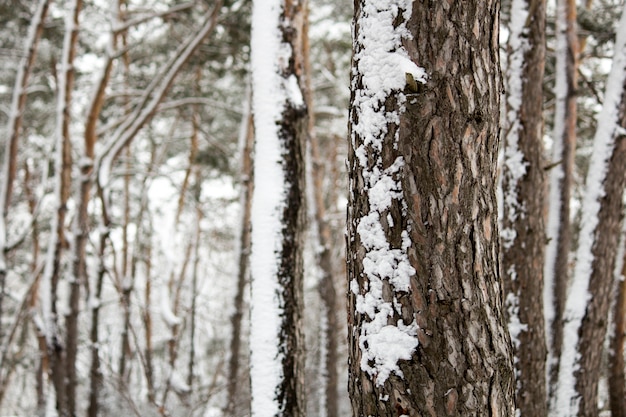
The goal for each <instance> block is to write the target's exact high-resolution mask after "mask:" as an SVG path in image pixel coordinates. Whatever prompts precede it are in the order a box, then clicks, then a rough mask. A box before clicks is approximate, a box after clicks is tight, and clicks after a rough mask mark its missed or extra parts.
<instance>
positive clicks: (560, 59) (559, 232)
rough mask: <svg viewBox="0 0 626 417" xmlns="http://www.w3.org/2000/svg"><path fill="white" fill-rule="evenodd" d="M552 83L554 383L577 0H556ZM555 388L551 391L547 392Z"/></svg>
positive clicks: (565, 267) (547, 292)
mask: <svg viewBox="0 0 626 417" xmlns="http://www.w3.org/2000/svg"><path fill="white" fill-rule="evenodd" d="M556 13H557V15H556V16H557V18H556V20H557V23H556V24H557V33H556V42H557V47H556V70H555V77H556V86H555V90H556V91H555V95H556V98H555V111H554V132H553V136H552V137H553V145H552V161H551V164H550V165H551V169H550V171H549V172H550V178H549V193H548V217H547V220H546V238H547V240H548V244H547V246H546V252H545V266H544V297H543V298H544V314H545V317H546V318H545V321H546V324H545V328H546V338H547V346H548V362H547V370H546V371H547V380H548V383H549V386H551V387H554V384H555V382H556V378H557V374H558V361H559V355H560V351H561V344H562V340H563V335H562V328H563V322H562V317H563V309H564V306H565V298H566V288H567V283H568V277H569V263H568V261H569V253H570V240H571V238H570V235H571V232H570V221H569V219H570V204H569V202H570V189H571V186H572V178H573V172H574V151H575V149H576V85H577V76H576V71H577V69H578V63H577V56H578V38H577V34H576V2H575V0H558V1H557V12H556ZM553 395H554V393H553V392H550V397H553Z"/></svg>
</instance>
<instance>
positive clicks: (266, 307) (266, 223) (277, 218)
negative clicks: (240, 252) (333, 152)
mask: <svg viewBox="0 0 626 417" xmlns="http://www.w3.org/2000/svg"><path fill="white" fill-rule="evenodd" d="M304 7H305V4H304V2H300V1H295V2H283V1H281V0H256V1H254V3H253V11H252V44H251V53H252V55H251V59H252V81H253V83H252V88H253V90H252V91H253V92H252V95H253V102H252V103H253V113H254V128H255V137H256V143H255V149H254V154H255V160H254V192H253V197H252V218H251V220H252V253H251V258H250V270H251V275H252V281H251V313H250V330H251V334H250V350H251V353H250V363H251V369H250V377H251V384H252V386H251V389H252V407H251V408H252V415H253V416H259V417H260V416H289V417H298V416H303V415H304V413H305V411H306V408H305V403H304V387H303V382H304V381H303V379H304V361H303V360H304V343H303V342H304V341H303V331H302V309H303V288H302V230H303V226H304V219H305V215H306V213H305V205H304V201H305V193H304V174H305V170H304V148H305V142H304V140H305V134H306V126H307V123H306V120H307V108H306V105H305V102H304V99H303V94H302V91H301V87H300V82H301V81H300V77H301V75H302V70H303V68H302V66H303V63H302V59H301V56H300V55H299V51H301V47H300V42H301V41H302V38H301V36H302V27H303V18H304Z"/></svg>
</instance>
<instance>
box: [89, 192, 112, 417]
mask: <svg viewBox="0 0 626 417" xmlns="http://www.w3.org/2000/svg"><path fill="white" fill-rule="evenodd" d="M101 197H102V196H101ZM102 205H103V206H104V203H103V204H102ZM102 221H103V228H102V232H101V233H100V239H99V245H98V275H97V277H96V282H95V285H94V288H92V289H91V294H90V296H89V304H90V305H89V307H90V309H91V327H90V330H89V341H90V343H91V347H90V350H91V366H90V368H89V406H88V408H87V416H88V417H97V416H98V415H99V414H100V391H101V389H102V385H103V382H104V381H103V378H102V370H101V369H100V336H99V326H100V308H101V307H102V298H101V297H102V285H103V284H104V276H105V274H106V267H105V265H104V259H105V248H106V242H107V240H108V237H109V231H110V221H109V219H108V217H104V215H103V219H102Z"/></svg>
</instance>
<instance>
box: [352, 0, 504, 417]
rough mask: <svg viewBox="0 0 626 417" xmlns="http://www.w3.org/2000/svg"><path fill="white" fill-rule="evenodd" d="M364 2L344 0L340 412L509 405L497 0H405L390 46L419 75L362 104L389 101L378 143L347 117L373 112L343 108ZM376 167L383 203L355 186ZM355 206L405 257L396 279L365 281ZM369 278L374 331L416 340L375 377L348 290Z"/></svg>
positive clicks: (355, 290)
mask: <svg viewBox="0 0 626 417" xmlns="http://www.w3.org/2000/svg"><path fill="white" fill-rule="evenodd" d="M372 3H373V2H370V1H366V0H360V1H356V2H355V6H356V10H355V16H356V21H355V39H356V41H355V44H354V47H355V60H354V62H353V71H352V98H351V116H350V127H351V132H352V141H353V143H352V148H351V149H350V154H349V174H350V183H351V186H350V192H351V194H350V201H349V208H348V243H347V244H348V279H349V280H350V289H351V291H350V292H349V314H350V318H349V345H350V365H349V366H350V381H349V390H350V395H351V401H352V407H353V413H354V415H355V416H369V415H376V416H394V417H397V416H400V415H408V416H411V417H417V416H479V415H480V416H482V415H490V416H511V415H514V390H513V385H514V384H513V363H512V355H511V346H510V340H509V336H508V332H507V329H506V320H505V313H504V310H503V304H502V302H503V300H502V287H501V282H500V274H499V266H498V265H499V263H498V252H499V251H498V245H499V234H498V226H497V203H496V198H495V189H496V164H497V151H498V145H499V138H498V126H499V120H498V117H499V98H500V91H501V86H500V74H499V61H498V24H499V22H498V11H499V10H498V7H499V2H495V1H466V2H434V1H428V2H424V4H422V5H416V6H415V7H414V8H413V11H412V14H410V17H408V21H407V22H406V28H407V29H408V31H409V32H410V34H411V35H412V39H411V38H407V37H405V38H404V39H403V41H402V46H403V47H404V48H405V49H406V51H407V52H408V56H409V58H410V60H411V61H412V62H413V63H416V64H417V65H419V66H421V67H423V68H424V70H425V73H426V77H427V78H426V80H425V84H423V85H419V84H417V83H415V82H411V81H414V79H415V77H409V75H411V74H408V72H407V74H408V75H407V76H406V78H407V85H405V86H404V91H401V90H402V89H400V91H398V89H394V90H392V91H389V92H387V93H388V94H387V95H386V96H385V97H384V98H381V99H380V100H379V101H378V106H376V105H373V106H372V108H373V109H374V110H375V113H374V115H376V113H378V112H393V111H397V113H396V114H395V115H394V114H390V113H387V114H386V115H385V119H384V120H386V122H384V123H386V125H384V126H379V127H378V129H379V134H380V135H379V136H380V137H379V139H380V141H381V142H382V145H381V146H380V147H379V148H378V149H377V148H376V146H373V144H372V143H364V138H363V137H362V136H361V130H360V129H361V128H360V127H359V125H360V124H362V123H368V120H369V119H371V118H372V117H373V116H372V115H371V114H367V115H365V117H364V116H363V115H361V114H359V112H358V111H356V110H355V100H356V99H357V98H361V97H360V96H359V94H361V92H360V91H361V90H362V89H363V88H364V79H363V75H362V74H360V73H359V71H358V68H359V65H360V64H361V62H360V61H359V57H362V56H365V55H366V54H367V51H364V50H363V44H362V43H360V40H362V39H369V38H368V34H367V31H368V30H371V25H368V26H363V25H362V20H364V19H366V17H367V16H371V14H372V9H374V8H376V6H375V5H374V4H372ZM394 4H396V3H395V2H394ZM410 6H411V3H410V2H403V3H402V4H401V5H398V8H399V11H397V12H396V14H395V15H392V16H393V25H394V26H395V27H398V26H399V25H401V24H402V23H403V20H404V19H403V17H404V16H406V14H404V13H402V11H403V10H406V9H407V8H410ZM364 10H365V11H364ZM392 10H398V9H395V8H393V9H392ZM384 12H385V13H386V11H384ZM362 31H364V32H365V34H364V35H363V36H362V37H361V33H362ZM398 49H399V48H398ZM391 52H392V53H400V52H398V51H397V50H396V51H391ZM402 62H406V61H402ZM405 67H410V65H408V64H406V65H405ZM401 75H402V74H401ZM367 81H368V82H369V80H367ZM405 100H406V101H405ZM402 107H404V109H402ZM402 110H404V112H403V111H402ZM370 142H371V141H370ZM398 160H401V161H402V160H403V163H401V164H398V163H397V161H398ZM398 165H399V168H398ZM377 172H380V173H382V172H386V173H388V174H387V175H389V176H390V177H391V181H393V182H395V183H396V185H395V186H394V187H392V188H391V190H390V191H391V194H392V196H391V201H389V200H386V202H385V204H382V202H381V201H376V199H375V198H372V197H371V190H368V188H367V185H370V186H371V185H372V184H371V182H372V175H376V173H377ZM366 173H367V175H365V174H366ZM368 177H369V178H368ZM377 185H378V183H377V184H375V186H377ZM377 208H378V209H377ZM381 208H383V209H382V210H380V209H381ZM368 213H369V214H368ZM365 215H367V216H369V217H370V218H371V217H374V218H378V219H379V223H380V228H381V229H382V233H383V234H384V238H385V239H386V241H387V242H386V246H387V248H388V249H387V250H391V251H397V252H393V253H394V254H399V255H398V261H397V263H398V266H399V265H400V264H401V263H403V262H404V258H403V256H406V259H408V261H409V262H410V268H408V267H404V269H405V272H406V271H407V270H409V271H410V270H411V269H412V270H413V271H412V272H413V273H412V274H410V285H409V286H408V287H407V288H405V289H404V290H403V289H401V288H398V286H397V284H396V283H394V282H393V281H394V279H391V278H389V279H387V278H384V277H383V276H382V275H381V279H379V280H378V281H379V282H382V283H381V284H376V282H375V281H376V280H375V279H373V278H372V274H371V273H370V272H368V268H371V265H370V266H369V267H365V266H364V261H367V260H368V257H369V259H370V260H371V259H373V258H372V257H373V255H375V254H374V253H372V252H368V251H369V250H370V249H371V248H370V247H368V246H372V243H371V242H367V241H366V242H364V241H363V240H364V239H368V235H367V234H365V233H359V232H360V231H362V230H363V223H364V221H365V219H366V218H365V217H364V216H365ZM380 238H382V236H377V239H380ZM407 238H408V240H407ZM407 242H408V243H410V244H409V245H407ZM376 245H378V243H376ZM392 267H393V266H392ZM380 273H381V274H382V272H380ZM394 276H395V275H394ZM372 284H376V285H382V290H381V292H380V293H381V297H382V300H381V308H389V309H390V310H391V311H392V312H391V313H389V316H388V317H387V318H386V322H387V325H386V326H385V328H389V326H395V327H396V328H397V329H399V331H404V332H405V333H408V334H409V335H410V334H411V333H413V332H414V333H415V337H416V338H417V339H418V343H417V346H416V348H415V350H414V351H413V352H412V354H411V355H410V358H408V359H407V358H400V360H398V361H397V364H396V365H397V367H398V369H397V370H396V371H394V372H392V373H389V375H388V376H387V378H386V379H384V382H383V383H381V378H382V376H383V375H382V371H383V370H384V369H379V368H378V367H376V366H374V365H372V363H369V362H365V363H363V362H362V361H361V359H362V355H364V354H366V353H368V354H370V352H368V351H367V350H368V346H366V345H365V344H363V343H360V340H359V339H360V338H363V337H364V336H363V331H362V329H363V328H364V326H366V325H368V324H371V323H372V322H371V321H370V320H371V319H372V315H371V314H369V312H363V311H362V309H361V312H360V311H359V309H360V307H359V304H360V303H363V301H362V298H360V297H364V296H368V295H369V294H371V291H370V292H369V293H368V291H369V290H370V287H371V285H372ZM361 305H362V304H361ZM376 314H378V312H376ZM412 323H414V324H415V325H416V327H417V329H415V327H413V326H412V325H411V324H412ZM411 327H413V331H411ZM359 333H361V334H360V335H359ZM403 340H406V341H407V342H408V339H403ZM368 341H369V342H372V338H370V339H368ZM368 357H369V355H368ZM372 368H374V370H372ZM376 371H379V372H376Z"/></svg>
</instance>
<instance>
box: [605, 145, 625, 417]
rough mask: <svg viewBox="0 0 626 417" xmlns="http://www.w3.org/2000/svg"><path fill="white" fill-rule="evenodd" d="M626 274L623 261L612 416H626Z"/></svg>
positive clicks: (613, 346)
mask: <svg viewBox="0 0 626 417" xmlns="http://www.w3.org/2000/svg"><path fill="white" fill-rule="evenodd" d="M622 141H623V140H622ZM623 230H624V229H623V228H622V240H624V239H625V238H626V236H624V234H623ZM622 245H624V242H622ZM622 249H623V246H622ZM622 256H624V253H622ZM624 260H626V259H624ZM622 262H624V261H622ZM625 275H626V263H622V269H621V271H619V273H618V274H616V276H617V297H616V298H617V300H616V301H615V307H614V310H613V335H612V336H611V342H610V347H609V404H610V406H611V417H626V387H625V385H626V376H625V375H624V370H625V369H626V364H624V340H625V339H626V279H624V276H625Z"/></svg>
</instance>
